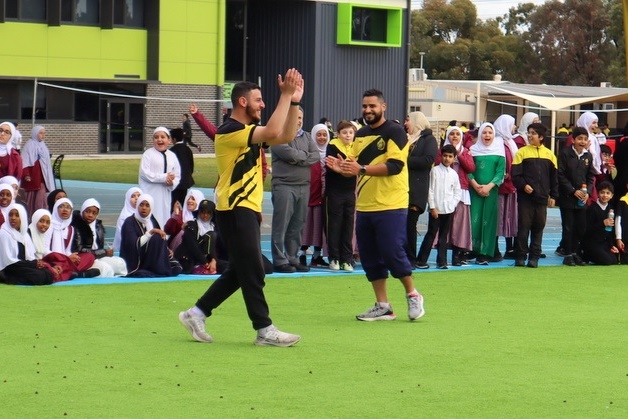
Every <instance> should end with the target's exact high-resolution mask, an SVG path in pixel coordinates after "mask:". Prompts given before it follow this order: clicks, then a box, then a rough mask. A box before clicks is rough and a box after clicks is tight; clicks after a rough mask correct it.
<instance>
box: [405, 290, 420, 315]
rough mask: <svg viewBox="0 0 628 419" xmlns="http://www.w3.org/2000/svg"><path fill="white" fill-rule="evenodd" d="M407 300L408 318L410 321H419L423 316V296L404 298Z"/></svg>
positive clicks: (415, 295) (412, 295) (411, 295)
mask: <svg viewBox="0 0 628 419" xmlns="http://www.w3.org/2000/svg"><path fill="white" fill-rule="evenodd" d="M406 298H407V300H408V318H409V319H410V320H416V319H420V318H421V317H423V316H424V315H425V308H423V296H422V295H421V294H419V293H416V294H410V295H408V296H406Z"/></svg>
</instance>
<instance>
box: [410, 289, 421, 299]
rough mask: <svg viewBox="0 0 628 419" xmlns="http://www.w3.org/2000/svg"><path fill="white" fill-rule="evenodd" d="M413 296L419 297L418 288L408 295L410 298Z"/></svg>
mask: <svg viewBox="0 0 628 419" xmlns="http://www.w3.org/2000/svg"><path fill="white" fill-rule="evenodd" d="M411 295H419V292H418V291H417V290H416V288H415V289H414V291H412V292H411V293H409V294H408V297H410V296H411Z"/></svg>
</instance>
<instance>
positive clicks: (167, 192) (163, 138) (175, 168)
mask: <svg viewBox="0 0 628 419" xmlns="http://www.w3.org/2000/svg"><path fill="white" fill-rule="evenodd" d="M169 145H170V131H168V129H167V128H165V127H157V128H155V131H154V132H153V147H152V148H149V149H148V150H146V151H145V152H144V154H143V155H142V161H141V163H140V174H139V187H140V189H141V190H142V192H144V193H146V194H149V195H151V196H152V197H153V198H154V199H155V203H156V204H157V205H155V207H154V208H153V214H154V216H155V218H156V219H157V222H158V223H159V225H160V226H163V225H165V224H166V221H168V218H169V215H170V214H169V213H170V203H171V200H172V191H173V190H174V189H175V188H176V187H177V186H178V185H179V181H180V180H181V166H180V165H179V160H177V156H176V155H175V154H174V153H173V152H172V151H170V150H168V146H169Z"/></svg>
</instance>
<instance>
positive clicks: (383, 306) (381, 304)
mask: <svg viewBox="0 0 628 419" xmlns="http://www.w3.org/2000/svg"><path fill="white" fill-rule="evenodd" d="M377 304H379V306H380V307H382V308H390V303H382V302H380V301H378V302H377Z"/></svg>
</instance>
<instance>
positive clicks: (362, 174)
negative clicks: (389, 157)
mask: <svg viewBox="0 0 628 419" xmlns="http://www.w3.org/2000/svg"><path fill="white" fill-rule="evenodd" d="M358 174H359V175H360V176H364V175H365V174H366V166H360V170H359V171H358Z"/></svg>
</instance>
